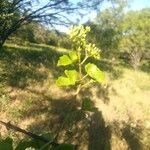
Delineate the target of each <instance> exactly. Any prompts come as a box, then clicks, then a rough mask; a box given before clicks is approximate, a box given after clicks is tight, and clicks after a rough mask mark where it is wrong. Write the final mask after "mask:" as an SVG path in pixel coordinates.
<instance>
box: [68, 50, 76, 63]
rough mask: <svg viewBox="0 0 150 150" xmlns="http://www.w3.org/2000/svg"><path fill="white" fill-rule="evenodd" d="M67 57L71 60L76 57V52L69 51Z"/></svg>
mask: <svg viewBox="0 0 150 150" xmlns="http://www.w3.org/2000/svg"><path fill="white" fill-rule="evenodd" d="M69 57H70V59H71V60H72V61H73V62H74V61H76V60H77V59H78V56H77V53H76V52H74V51H71V52H69Z"/></svg>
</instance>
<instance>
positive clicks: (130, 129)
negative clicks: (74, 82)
mask: <svg viewBox="0 0 150 150" xmlns="http://www.w3.org/2000/svg"><path fill="white" fill-rule="evenodd" d="M66 52H67V51H66V50H64V49H61V48H56V47H51V46H47V45H37V44H28V45H26V46H18V45H13V44H7V45H5V46H4V48H3V49H2V50H1V51H0V114H1V115H0V120H3V121H11V122H13V123H14V124H17V125H18V126H20V127H22V128H24V129H27V130H30V131H32V132H35V133H43V132H50V133H51V134H52V135H53V136H55V135H56V134H57V135H58V141H59V142H65V143H74V144H77V145H79V149H80V150H87V149H89V150H101V149H102V150H109V149H112V150H127V149H131V150H142V149H144V150H148V149H150V143H149V140H148V139H150V98H149V97H150V73H149V72H143V71H140V70H132V68H130V67H129V66H127V65H126V64H124V63H122V62H116V63H113V64H111V63H110V62H108V61H107V60H101V61H98V62H96V63H97V64H98V65H99V66H100V67H101V68H102V69H103V70H104V71H105V74H106V79H107V80H106V82H107V83H106V84H105V85H104V86H100V85H93V86H91V87H90V88H88V89H86V90H84V91H82V93H81V95H80V96H86V97H87V96H88V97H89V98H91V99H92V101H93V102H94V104H95V106H96V107H97V109H98V112H96V113H89V112H87V113H86V115H85V113H83V111H81V110H79V109H78V104H77V102H76V101H75V100H74V99H73V97H72V92H73V91H72V90H70V89H68V88H59V87H57V86H56V85H55V79H56V78H57V77H58V76H59V74H60V72H62V68H57V67H56V64H57V60H58V58H59V56H60V55H61V54H63V53H66ZM70 108H71V109H70ZM58 132H59V134H58ZM0 135H1V136H7V135H10V136H12V137H13V138H15V139H16V140H19V139H20V138H21V137H22V135H20V134H16V133H14V132H13V131H8V130H6V129H5V128H4V127H2V126H0Z"/></svg>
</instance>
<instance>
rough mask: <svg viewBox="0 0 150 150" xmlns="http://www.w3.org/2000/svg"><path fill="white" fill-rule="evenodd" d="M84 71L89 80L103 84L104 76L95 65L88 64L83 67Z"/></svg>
mask: <svg viewBox="0 0 150 150" xmlns="http://www.w3.org/2000/svg"><path fill="white" fill-rule="evenodd" d="M85 70H86V72H87V74H88V75H89V76H90V77H91V78H93V79H95V80H96V81H97V82H99V83H101V82H103V80H104V74H103V72H102V71H101V70H100V69H99V68H98V67H97V66H96V65H95V64H92V63H88V64H87V65H86V66H85Z"/></svg>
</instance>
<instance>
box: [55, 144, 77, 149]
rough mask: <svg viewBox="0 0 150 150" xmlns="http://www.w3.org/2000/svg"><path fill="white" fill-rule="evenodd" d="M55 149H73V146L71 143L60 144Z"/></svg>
mask: <svg viewBox="0 0 150 150" xmlns="http://www.w3.org/2000/svg"><path fill="white" fill-rule="evenodd" d="M55 150H75V146H74V145H72V144H61V145H59V146H57V147H56V149H55Z"/></svg>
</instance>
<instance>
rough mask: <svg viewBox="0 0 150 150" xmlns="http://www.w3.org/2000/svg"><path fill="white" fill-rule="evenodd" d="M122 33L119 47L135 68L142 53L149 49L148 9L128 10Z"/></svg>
mask: <svg viewBox="0 0 150 150" xmlns="http://www.w3.org/2000/svg"><path fill="white" fill-rule="evenodd" d="M122 34H123V35H122V41H121V43H120V48H121V50H122V51H123V52H126V53H127V54H128V55H129V60H130V64H131V65H132V66H133V67H134V68H135V69H137V68H138V67H139V66H140V63H141V61H142V59H143V56H144V54H145V53H147V51H149V50H150V43H149V41H150V9H143V10H141V11H131V12H128V14H126V16H125V17H124V21H123V24H122Z"/></svg>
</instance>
